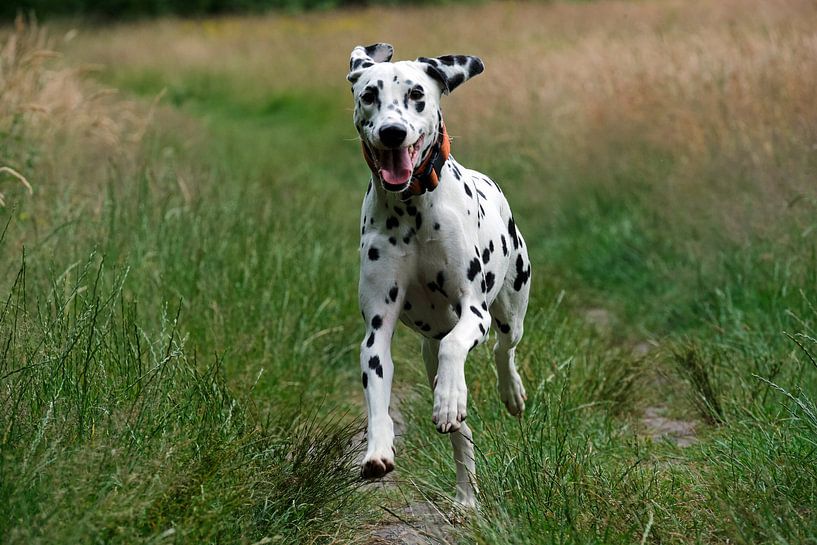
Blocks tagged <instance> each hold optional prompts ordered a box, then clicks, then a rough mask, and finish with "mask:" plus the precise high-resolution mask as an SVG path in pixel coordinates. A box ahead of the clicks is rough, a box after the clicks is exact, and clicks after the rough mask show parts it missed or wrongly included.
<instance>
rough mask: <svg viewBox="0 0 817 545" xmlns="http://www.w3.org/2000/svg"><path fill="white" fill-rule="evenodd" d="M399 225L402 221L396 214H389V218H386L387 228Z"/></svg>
mask: <svg viewBox="0 0 817 545" xmlns="http://www.w3.org/2000/svg"><path fill="white" fill-rule="evenodd" d="M398 225H400V221H399V220H398V219H397V218H395V217H394V216H389V219H387V220H386V229H394V228H395V227H397V226H398Z"/></svg>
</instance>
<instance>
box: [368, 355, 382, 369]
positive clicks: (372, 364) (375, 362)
mask: <svg viewBox="0 0 817 545" xmlns="http://www.w3.org/2000/svg"><path fill="white" fill-rule="evenodd" d="M378 367H380V356H372V357H371V358H369V369H377V368H378Z"/></svg>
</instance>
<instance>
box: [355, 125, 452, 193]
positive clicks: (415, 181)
mask: <svg viewBox="0 0 817 545" xmlns="http://www.w3.org/2000/svg"><path fill="white" fill-rule="evenodd" d="M362 144H363V157H364V158H365V159H366V164H368V165H369V168H370V169H371V171H372V175H373V176H375V177H379V174H378V168H377V165H376V164H375V162H374V159H373V158H372V155H371V152H370V151H369V148H368V146H366V143H365V142H362ZM450 154H451V140H450V139H449V137H448V131H446V130H445V123H443V121H442V118H440V130H439V136H438V137H437V141H436V142H434V145H433V146H431V149H430V150H429V152H428V155H427V156H426V158H425V159H423V162H422V163H420V165H419V166H418V167H417V168H416V169H414V174H412V175H411V181H410V182H409V185H408V187H407V188H406V189H404V190H403V193H402V195H403V198H404V199H408V198H411V197H414V196H415V195H422V194H423V193H425V192H426V191H434V190H435V189H436V188H437V185H439V183H440V177H441V174H440V173H441V172H442V170H443V166H445V162H446V161H448V156H449V155H450Z"/></svg>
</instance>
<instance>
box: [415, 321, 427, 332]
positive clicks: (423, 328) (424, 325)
mask: <svg viewBox="0 0 817 545" xmlns="http://www.w3.org/2000/svg"><path fill="white" fill-rule="evenodd" d="M414 325H415V326H417V327H419V328H420V331H431V326H430V325H428V324H427V323H425V322H421V321H416V322H414Z"/></svg>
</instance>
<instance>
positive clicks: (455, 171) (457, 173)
mask: <svg viewBox="0 0 817 545" xmlns="http://www.w3.org/2000/svg"><path fill="white" fill-rule="evenodd" d="M448 164H449V165H451V173H452V174H454V178H456V179H458V180H459V179H461V178H462V172H460V169H459V168H457V165H455V164H454V163H448ZM468 196H469V197H470V196H471V192H470V191H469V192H468Z"/></svg>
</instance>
